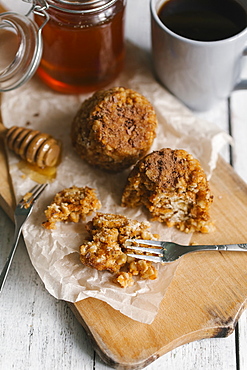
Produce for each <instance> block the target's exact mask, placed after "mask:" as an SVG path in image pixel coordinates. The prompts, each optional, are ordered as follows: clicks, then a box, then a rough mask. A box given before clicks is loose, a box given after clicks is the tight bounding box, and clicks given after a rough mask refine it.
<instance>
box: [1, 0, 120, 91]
mask: <svg viewBox="0 0 247 370" xmlns="http://www.w3.org/2000/svg"><path fill="white" fill-rule="evenodd" d="M26 1H27V0H26ZM28 1H30V0H28ZM32 4H33V6H32V9H31V10H30V12H29V13H30V14H31V13H32V14H34V21H32V20H30V21H29V23H30V24H31V29H32V32H33V30H34V29H36V32H37V45H36V47H34V48H33V50H32V52H33V55H31V57H29V58H27V59H28V60H29V61H30V63H32V62H33V61H34V62H35V64H36V65H35V66H33V67H32V68H30V66H29V71H27V73H26V74H27V76H26V78H23V75H24V74H23V73H22V81H23V82H21V83H18V82H17V81H15V83H13V82H12V83H11V85H10V86H8V82H6V81H7V80H6V75H5V79H4V83H2V84H1V77H2V74H4V73H3V71H1V70H0V91H7V90H10V89H13V88H15V87H17V86H19V85H20V84H22V83H24V82H25V81H26V80H27V79H28V78H30V75H33V73H34V71H35V70H36V69H37V68H38V69H37V74H38V75H39V76H40V78H41V79H42V80H43V81H44V82H45V83H46V84H47V85H48V86H50V87H51V88H52V89H54V90H56V91H59V92H63V93H84V92H89V91H93V90H97V89H99V88H102V87H104V86H106V85H107V84H109V83H110V82H111V81H113V80H114V79H115V78H116V76H117V75H118V74H119V72H120V71H121V69H122V66H123V60H124V14H125V7H126V0H32ZM4 14H5V15H4V18H3V17H2V19H1V16H2V15H0V31H1V29H3V27H2V24H3V23H5V26H6V24H7V25H8V30H9V28H10V23H9V21H8V17H9V16H10V17H12V18H13V17H16V18H18V17H19V18H20V17H21V16H19V15H18V16H17V15H15V14H13V13H11V12H9V13H4ZM28 15H29V14H27V15H26V16H28ZM6 17H7V18H6ZM6 19H7V21H6ZM6 22H7V23H6ZM25 22H26V21H25ZM5 28H6V27H5ZM14 28H15V33H18V32H17V31H16V24H15V25H14ZM5 32H7V31H6V29H5ZM41 33H42V35H41ZM17 36H18V35H17ZM0 38H1V33H0ZM17 38H18V37H17ZM18 39H19V38H18ZM26 44H27V45H28V44H29V42H27V41H26ZM42 44H43V46H42ZM22 48H23V47H22ZM41 48H42V49H43V52H40V51H39V52H38V50H37V49H39V50H40V49H41ZM17 49H18V52H19V48H18V47H17ZM18 52H17V53H16V56H17V55H18ZM37 54H38V55H37ZM25 55H26V53H25ZM16 56H15V59H16ZM14 62H16V60H13V61H12V63H10V65H8V66H7V67H8V68H9V67H11V64H13V63H14ZM26 64H27V63H26ZM26 64H25V67H26V69H27V70H28V66H27V65H26ZM0 67H1V63H0ZM8 68H7V69H8ZM5 72H6V71H5ZM7 72H9V71H7ZM7 74H8V73H7ZM16 80H17V79H16Z"/></svg>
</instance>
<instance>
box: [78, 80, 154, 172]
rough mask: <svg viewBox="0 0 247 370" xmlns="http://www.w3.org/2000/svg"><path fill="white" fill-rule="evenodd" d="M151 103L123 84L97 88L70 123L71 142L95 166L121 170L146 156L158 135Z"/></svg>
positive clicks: (81, 155) (109, 169)
mask: <svg viewBox="0 0 247 370" xmlns="http://www.w3.org/2000/svg"><path fill="white" fill-rule="evenodd" d="M156 127H157V118H156V114H155V111H154V108H153V106H152V105H151V103H150V102H149V101H148V100H147V99H146V98H145V97H144V96H142V95H141V94H139V93H137V92H136V91H134V90H131V89H126V88H124V87H115V88H111V89H108V90H100V91H97V92H96V93H95V94H94V95H92V96H91V97H90V98H89V99H87V100H85V101H84V102H83V103H82V105H81V108H80V109H79V111H78V112H77V114H76V116H75V118H74V120H73V122H72V126H71V138H72V144H73V146H74V148H75V150H76V152H77V153H78V154H79V156H80V157H81V158H83V159H85V160H86V161H87V162H88V163H90V164H91V165H93V166H97V167H99V168H102V169H105V170H108V171H113V172H116V171H121V170H123V169H125V168H127V167H129V166H131V165H132V164H134V163H135V162H136V161H137V160H138V159H140V158H141V157H143V156H144V155H145V154H146V153H147V152H148V151H149V149H150V147H151V145H152V143H153V140H154V138H155V135H156Z"/></svg>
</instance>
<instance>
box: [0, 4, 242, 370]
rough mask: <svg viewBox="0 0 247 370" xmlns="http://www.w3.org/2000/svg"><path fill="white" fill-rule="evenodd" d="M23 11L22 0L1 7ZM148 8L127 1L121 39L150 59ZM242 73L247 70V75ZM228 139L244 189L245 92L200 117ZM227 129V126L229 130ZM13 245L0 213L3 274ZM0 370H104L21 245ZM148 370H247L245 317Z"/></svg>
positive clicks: (4, 313)
mask: <svg viewBox="0 0 247 370" xmlns="http://www.w3.org/2000/svg"><path fill="white" fill-rule="evenodd" d="M2 3H3V4H5V5H6V4H7V5H9V6H14V7H15V8H16V7H17V8H19V9H20V4H21V0H2ZM149 27H150V20H149V0H128V6H127V17H126V34H127V37H128V38H129V39H131V40H132V41H133V42H134V43H136V44H138V45H139V46H141V47H143V48H145V49H146V50H147V51H149V48H150V28H149ZM246 70H247V68H246ZM198 115H199V116H201V117H203V118H206V119H207V120H209V121H212V122H214V123H216V124H217V125H219V126H220V127H221V128H223V129H224V130H226V131H227V132H231V133H232V135H233V138H234V141H235V145H234V147H233V148H232V155H231V151H230V150H229V148H224V150H223V151H222V155H223V157H224V158H225V159H226V160H227V161H230V160H231V161H232V164H233V166H234V168H235V170H236V171H237V173H238V174H239V175H240V176H241V177H242V178H243V179H244V180H245V181H247V92H245V91H238V92H234V93H233V94H232V96H231V98H230V99H229V101H223V102H221V103H220V104H219V105H218V106H216V107H215V108H214V109H212V110H211V111H209V112H204V113H200V114H198ZM229 122H230V123H229ZM12 237H13V225H12V223H11V221H10V220H9V219H8V218H7V216H6V215H5V214H4V212H3V211H2V210H1V209H0V269H1V268H2V266H3V264H4V261H5V259H6V257H7V254H8V251H9V248H10V245H11V240H12ZM0 369H1V370H9V369H17V370H34V369H35V370H44V369H46V370H51V369H53V370H56V369H57V370H58V369H59V370H63V369H71V370H79V369H80V370H81V369H83V370H106V369H110V368H109V367H108V366H106V365H105V364H103V363H102V362H101V360H100V359H99V358H98V356H97V355H96V354H95V353H94V351H93V349H92V347H91V344H90V342H89V339H88V337H87V335H86V334H85V332H84V330H83V328H82V327H81V325H80V324H79V323H78V322H77V320H76V319H75V317H74V316H73V314H72V313H71V311H70V309H69V308H68V306H67V304H66V303H65V302H61V301H57V300H56V299H54V298H53V297H51V296H50V295H49V293H48V292H47V291H46V290H45V288H44V286H43V284H42V282H41V281H40V278H39V276H38V275H37V273H36V272H35V270H34V269H33V267H32V265H31V263H30V260H29V258H28V255H27V252H26V250H25V246H24V243H23V242H22V241H21V242H20V244H19V247H18V250H17V253H16V255H15V258H14V261H13V264H12V267H11V270H10V273H9V276H8V280H7V283H6V285H5V287H4V291H3V292H2V294H1V297H0ZM146 369H147V370H161V369H162V370H163V369H169V370H199V369H200V370H246V369H247V313H246V312H244V313H243V314H242V316H241V318H240V320H239V323H238V325H237V328H236V330H235V332H234V333H233V334H231V335H230V336H229V337H228V338H212V339H205V340H201V341H198V342H194V343H189V344H187V345H184V346H182V347H179V348H177V349H175V350H173V351H171V352H169V353H167V354H166V355H164V356H162V357H161V358H160V359H158V360H156V361H155V362H154V363H152V364H151V365H149V366H147V367H146Z"/></svg>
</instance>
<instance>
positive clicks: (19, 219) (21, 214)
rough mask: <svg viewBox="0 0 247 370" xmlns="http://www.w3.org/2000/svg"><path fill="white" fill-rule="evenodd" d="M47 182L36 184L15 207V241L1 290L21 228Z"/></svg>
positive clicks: (2, 273) (6, 264) (3, 276)
mask: <svg viewBox="0 0 247 370" xmlns="http://www.w3.org/2000/svg"><path fill="white" fill-rule="evenodd" d="M46 186H47V184H41V185H36V186H35V187H34V188H32V189H31V190H30V191H29V192H28V193H26V195H24V197H23V198H22V199H21V201H20V202H19V203H18V204H17V206H16V208H15V213H14V221H15V232H14V242H13V246H12V248H11V251H10V253H9V256H8V258H7V261H6V263H5V265H4V268H3V270H2V272H1V275H0V292H1V291H2V288H3V286H4V283H5V280H6V278H7V275H8V272H9V268H10V265H11V263H12V260H13V257H14V254H15V251H16V248H17V245H18V242H19V238H20V235H21V230H22V227H23V225H24V223H25V221H26V220H27V219H28V217H29V216H30V214H31V212H32V209H33V205H34V203H35V201H36V200H37V199H38V197H39V196H40V194H41V193H42V192H43V190H44V189H45V187H46Z"/></svg>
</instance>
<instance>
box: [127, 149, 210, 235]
mask: <svg viewBox="0 0 247 370" xmlns="http://www.w3.org/2000/svg"><path fill="white" fill-rule="evenodd" d="M212 200H213V197H212V195H211V194H210V189H209V184H208V181H207V178H206V175H205V173H204V171H203V169H202V168H201V165H200V163H199V161H198V160H196V159H195V158H193V156H192V155H191V154H189V153H187V152H186V151H185V150H172V149H170V148H166V149H161V150H159V151H155V152H153V153H151V154H148V155H147V156H146V157H144V158H143V159H141V160H140V161H139V162H138V163H137V164H136V166H135V167H134V168H133V170H132V172H131V173H130V175H129V178H128V181H127V184H126V186H125V189H124V192H123V195H122V206H124V207H136V206H139V205H142V204H143V205H145V206H146V208H147V209H148V210H149V211H150V213H151V215H152V219H153V220H156V221H160V222H165V223H166V224H167V226H169V227H171V226H176V227H177V228H178V229H180V230H181V231H185V232H194V231H200V232H205V233H206V232H210V231H212V230H213V229H214V227H213V224H212V222H211V220H210V215H209V208H210V204H211V203H212Z"/></svg>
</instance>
